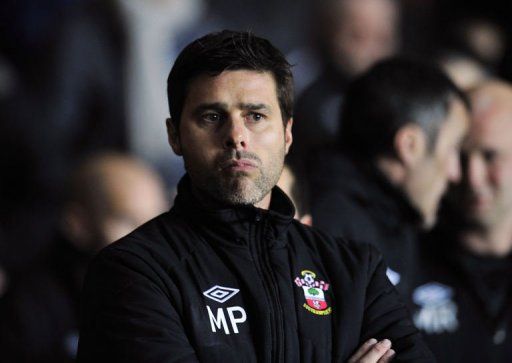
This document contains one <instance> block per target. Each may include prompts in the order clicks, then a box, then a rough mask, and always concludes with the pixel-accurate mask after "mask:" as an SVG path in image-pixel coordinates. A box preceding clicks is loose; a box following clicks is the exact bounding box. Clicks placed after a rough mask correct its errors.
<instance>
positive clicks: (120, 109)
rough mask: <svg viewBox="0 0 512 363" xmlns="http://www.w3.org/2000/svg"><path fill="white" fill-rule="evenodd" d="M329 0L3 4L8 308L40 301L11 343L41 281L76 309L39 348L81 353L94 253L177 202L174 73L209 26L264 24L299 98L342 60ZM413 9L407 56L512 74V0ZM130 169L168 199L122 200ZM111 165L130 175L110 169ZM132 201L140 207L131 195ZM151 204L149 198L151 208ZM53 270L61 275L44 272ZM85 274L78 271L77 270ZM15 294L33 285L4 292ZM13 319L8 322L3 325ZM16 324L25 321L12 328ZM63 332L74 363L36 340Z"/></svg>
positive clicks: (0, 282)
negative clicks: (81, 305) (79, 312)
mask: <svg viewBox="0 0 512 363" xmlns="http://www.w3.org/2000/svg"><path fill="white" fill-rule="evenodd" d="M327 1H328V0H323V1H320V0H280V1H268V0H267V1H262V0H246V1H235V0H44V1H41V0H4V1H3V2H2V5H1V6H0V150H1V151H0V153H1V154H0V155H1V158H0V172H1V178H0V208H1V209H0V210H1V212H0V308H1V306H4V305H6V306H9V304H14V305H17V306H20V301H25V302H26V301H29V303H27V304H26V306H22V307H20V308H19V309H18V311H17V314H19V315H12V314H11V315H10V317H9V318H10V319H11V320H16V321H17V324H11V327H9V329H10V331H9V332H7V333H5V335H3V337H5V336H7V337H10V338H4V344H6V345H7V344H8V342H9V339H13V340H11V341H10V342H11V343H12V342H16V341H18V342H19V340H20V338H19V336H20V334H22V332H23V331H27V330H30V329H29V328H27V326H30V324H31V323H30V321H31V318H30V314H34V315H37V314H38V310H37V307H36V306H35V305H34V306H33V305H31V303H30V302H31V301H32V302H33V301H34V300H37V299H41V295H38V293H37V290H38V289H43V290H48V291H53V292H48V293H47V295H48V296H51V297H48V300H49V301H52V303H51V302H49V303H48V305H51V306H52V307H53V308H52V309H53V310H55V314H56V315H59V314H60V315H62V314H64V313H63V311H64V310H66V309H67V308H66V309H64V308H62V306H68V307H69V306H74V307H73V308H71V310H72V311H70V312H68V313H66V314H68V315H67V317H66V318H62V319H61V320H66V319H67V320H66V323H62V324H61V325H59V327H58V328H55V326H54V324H55V321H58V320H59V318H56V319H54V320H52V319H51V318H50V317H49V318H48V322H47V325H46V326H45V325H44V324H45V323H44V322H42V323H40V325H39V326H38V329H35V330H33V331H32V333H31V334H33V335H34V336H27V337H26V341H25V344H29V343H27V342H34V343H33V346H32V348H33V349H32V350H31V349H27V352H29V351H34V352H36V351H37V352H38V353H37V354H38V355H37V354H36V353H34V354H36V355H37V356H38V357H45V354H46V357H47V361H53V362H57V361H66V359H72V358H69V357H73V352H74V349H75V348H76V321H75V320H74V319H75V318H74V316H75V315H76V311H73V309H76V306H75V305H76V301H77V299H78V297H77V296H78V295H79V289H80V288H79V286H80V282H81V277H82V275H83V270H85V266H86V263H87V261H88V258H89V257H90V256H92V255H93V254H94V252H95V251H97V250H98V248H100V247H101V246H104V245H105V244H107V243H109V242H112V241H113V240H114V239H117V238H119V237H121V236H122V235H124V234H126V233H127V232H129V231H130V230H131V229H133V228H135V227H136V226H137V225H139V224H140V223H142V222H143V221H144V220H147V219H148V218H150V217H152V216H154V215H156V214H158V213H160V212H161V211H163V210H165V209H166V208H168V207H169V206H170V205H171V204H172V199H173V195H174V190H175V187H176V184H177V182H178V180H179V178H180V176H181V175H182V174H183V166H182V164H181V160H180V159H179V158H177V157H175V156H173V155H172V152H171V150H170V148H169V147H168V145H167V139H166V135H165V118H166V117H168V109H167V104H166V93H165V92H166V82H165V80H166V77H167V73H168V72H169V70H170V68H171V66H172V63H173V60H174V58H175V57H176V55H177V54H178V52H179V51H180V49H181V48H182V47H183V46H185V45H186V44H187V43H189V42H190V41H191V40H193V39H195V38H197V37H198V36H200V35H203V34H205V33H207V32H209V31H213V30H220V29H224V28H229V29H237V30H251V31H253V32H254V33H256V34H257V35H260V36H263V37H267V38H269V39H270V40H271V41H272V42H273V43H274V44H275V45H277V46H278V48H280V49H281V50H282V51H283V52H284V53H285V54H287V56H288V58H289V60H290V61H291V63H293V64H294V73H295V74H294V76H295V81H296V92H297V96H298V97H299V98H298V99H299V100H300V95H301V94H302V92H303V91H304V90H306V89H308V87H309V86H310V85H311V84H312V83H313V82H314V81H315V79H316V78H317V77H318V76H319V75H320V74H321V70H322V66H323V64H324V63H329V62H331V61H332V60H326V59H325V57H326V52H325V49H323V46H324V44H323V43H328V41H329V40H328V39H322V37H325V36H326V35H325V34H326V33H324V32H323V25H325V24H322V20H321V18H320V17H319V11H318V8H319V7H320V6H322V5H323V3H325V2H327ZM400 6H401V9H402V10H401V19H402V20H401V26H400V31H399V32H400V39H401V41H400V46H399V47H398V48H399V49H398V50H397V52H399V53H405V54H411V55H414V56H417V57H423V58H426V59H434V58H436V59H441V58H442V57H443V56H446V55H453V54H457V55H463V56H464V57H466V59H469V60H470V61H471V62H473V63H472V64H476V67H477V68H478V69H479V71H480V70H481V71H482V72H485V73H490V74H493V75H496V76H500V77H502V78H504V79H506V80H512V62H511V61H510V58H511V56H512V52H511V51H512V47H511V40H512V36H511V35H512V21H511V20H512V4H511V3H510V2H507V1H498V0H488V1H485V2H483V1H476V0H471V1H468V0H464V1H463V0H450V1H447V0H403V1H402V2H401V3H400ZM455 72H457V70H456V71H455ZM297 140H298V141H297V146H296V147H297V149H300V147H301V145H300V142H301V141H300V138H298V139H297ZM305 142H306V141H305ZM294 146H295V145H294ZM98 155H100V156H98ZM105 165H106V166H105ZM115 168H119V169H115ZM123 168H126V169H127V170H128V169H129V170H130V172H131V173H133V175H139V176H140V175H142V174H144V175H146V176H147V175H149V174H151V176H148V177H147V178H146V179H145V178H142V177H141V178H140V180H144V181H140V184H137V185H138V186H141V188H142V189H144V190H145V192H141V193H142V195H144V196H146V195H151V196H154V195H157V194H158V193H161V194H158V195H159V196H161V199H165V200H163V201H162V203H161V204H158V203H153V204H150V203H149V202H150V201H152V200H153V199H152V198H151V197H147V198H142V199H143V201H140V200H138V199H136V197H135V196H127V195H128V194H126V195H125V194H123V195H122V196H116V197H114V196H113V195H114V194H115V192H113V191H112V190H120V188H121V187H120V186H119V187H112V185H115V183H116V182H118V183H119V182H125V183H126V182H127V180H128V179H129V178H132V176H131V175H132V174H129V173H128V172H127V174H123V173H122V172H120V171H119V170H125V169H123ZM108 170H116V171H118V172H116V173H114V174H115V175H118V178H120V176H119V175H123V178H125V179H123V180H111V179H109V178H112V176H111V174H109V172H108ZM141 170H143V171H141ZM133 178H134V179H133V180H137V183H139V181H138V180H139V179H136V178H135V177H133ZM114 179H115V178H114ZM149 179H151V180H152V181H150V182H148V180H149ZM130 180H132V179H130ZM134 183H135V181H134ZM133 190H137V189H136V187H133ZM146 192H147V193H148V194H144V193H146ZM139 195H141V194H139ZM109 198H110V199H109ZM123 198H124V199H123ZM126 198H133V200H132V199H129V200H128V199H126ZM127 201H128V202H127ZM130 202H131V203H132V204H134V203H135V204H136V205H137V206H138V207H135V208H133V207H132V206H131V205H127V204H130ZM145 202H148V206H147V208H146V207H141V206H142V204H143V203H145ZM101 203H103V204H101ZM125 204H126V205H125ZM144 208H146V209H145V210H144V213H141V210H143V209H144ZM112 231H114V232H112ZM60 243H62V245H61V244H60ZM56 246H61V247H58V248H57V247H56ZM62 246H66V247H62ZM69 246H72V248H70V251H67V250H66V249H67V248H68V247H69ZM56 251H57V252H56ZM66 251H67V252H66ZM62 261H67V263H65V264H63V265H62V264H60V263H61V262H62ZM77 266H78V267H77ZM41 271H44V274H47V275H49V276H51V277H49V278H45V279H41V276H42V274H41ZM60 275H65V277H62V276H60ZM75 275H76V278H73V279H72V280H73V281H67V280H66V279H69V277H70V276H75ZM55 276H60V277H57V278H56V277H55ZM55 279H57V281H60V282H59V283H57V284H56V283H55V281H56V280H55ZM59 279H61V280H59ZM62 279H64V280H66V282H65V283H61V282H62ZM18 286H20V287H18ZM26 286H31V287H30V288H27V287H26ZM62 286H65V287H64V288H63V287H62ZM70 286H71V287H70ZM27 289H31V290H30V291H31V293H32V295H31V294H28V293H27V291H29V290H27ZM52 289H53V290H52ZM6 291H20V292H19V293H18V294H16V293H12V296H15V297H14V298H11V299H3V298H2V295H3V294H4V293H5V292H6ZM70 291H71V292H70ZM27 294H28V295H29V296H24V295H27ZM59 294H60V295H59ZM44 295H45V294H44V293H43V296H44ZM55 296H60V297H61V298H62V299H61V300H59V299H57V298H55ZM70 296H71V297H70ZM42 299H44V298H42ZM55 299H57V300H55ZM66 299H71V300H72V302H71V303H69V302H68V301H67V300H66ZM13 301H14V302H13ZM55 301H57V302H55ZM73 304H75V305H73ZM0 310H1V309H0ZM5 311H12V309H11V310H9V309H6V310H5ZM66 311H67V310H66ZM45 314H46V313H45ZM50 315H51V314H48V316H50ZM60 315H59V316H60ZM4 318H5V317H4ZM5 321H6V320H2V319H1V318H0V331H2V330H3V329H4V328H2V323H4V322H5ZM23 324H26V325H23ZM3 325H4V326H5V325H6V324H5V323H4V324H3ZM12 326H17V329H19V331H12ZM56 329H57V330H58V329H61V331H62V332H63V333H62V334H61V336H62V335H64V336H65V337H66V338H65V339H66V344H65V346H66V348H65V349H64V348H62V349H64V353H62V356H63V357H67V358H63V360H57V359H56V358H55V350H52V349H50V348H49V347H51V346H52V344H57V343H54V342H53V341H51V339H52V338H51V337H50V336H46V340H43V341H41V342H36V341H37V340H38V339H39V338H41V337H42V336H45V335H47V334H46V333H47V331H48V330H54V331H55V330H56ZM4 330H5V329H4ZM66 332H67V333H66ZM69 332H71V333H69ZM17 334H18V335H17ZM66 334H68V335H66ZM59 339H60V338H59ZM0 340H1V338H0ZM59 344H60V343H59ZM0 345H1V343H0ZM12 345H13V346H14V345H15V344H14V343H13V344H12ZM29 345H30V344H29ZM59 349H60V348H59ZM57 350H58V349H57ZM1 352H2V349H0V360H2V359H1ZM30 354H31V353H26V355H25V359H26V361H46V360H44V359H45V358H37V359H36V358H34V357H35V356H30ZM48 357H50V358H48ZM2 361H3V360H2ZM16 361H17V362H20V361H22V360H16Z"/></svg>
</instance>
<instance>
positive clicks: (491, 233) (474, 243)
mask: <svg viewBox="0 0 512 363" xmlns="http://www.w3.org/2000/svg"><path fill="white" fill-rule="evenodd" d="M462 241H463V243H464V245H465V246H466V248H467V249H469V251H471V252H473V253H474V254H476V255H484V256H494V257H505V256H507V255H508V254H509V253H510V252H511V251H512V215H510V216H508V218H503V219H502V220H501V221H500V223H496V224H495V225H493V226H485V227H483V228H482V229H481V230H479V231H469V232H465V233H463V235H462Z"/></svg>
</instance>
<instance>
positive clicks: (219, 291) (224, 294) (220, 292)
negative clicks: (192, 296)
mask: <svg viewBox="0 0 512 363" xmlns="http://www.w3.org/2000/svg"><path fill="white" fill-rule="evenodd" d="M239 291H240V290H239V289H233V288H231V287H224V286H219V285H215V286H214V287H212V288H210V289H208V290H206V291H204V292H203V295H204V296H206V297H207V298H209V299H212V300H214V301H217V302H220V303H225V302H226V301H228V300H229V299H231V298H232V297H233V296H235V295H236V294H237V293H238V292H239Z"/></svg>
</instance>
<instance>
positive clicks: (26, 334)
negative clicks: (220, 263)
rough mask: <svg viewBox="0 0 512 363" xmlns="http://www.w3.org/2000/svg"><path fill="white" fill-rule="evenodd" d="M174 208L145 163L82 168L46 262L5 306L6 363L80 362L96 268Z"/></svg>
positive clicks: (0, 305)
mask: <svg viewBox="0 0 512 363" xmlns="http://www.w3.org/2000/svg"><path fill="white" fill-rule="evenodd" d="M167 208H168V202H167V197H166V193H165V190H164V186H163V182H162V181H161V180H160V177H159V176H158V175H157V174H156V173H155V172H154V171H153V170H152V169H151V168H149V167H148V166H147V165H145V164H144V163H143V162H141V161H139V160H137V159H134V158H132V157H130V156H126V155H123V154H114V153H107V154H98V155H95V156H92V157H90V158H89V159H87V160H85V161H84V162H83V163H82V164H81V165H79V167H78V168H77V169H76V170H75V172H74V173H73V175H72V177H71V182H70V185H69V188H68V195H67V197H66V203H65V207H64V210H63V213H62V225H61V227H60V228H59V230H58V231H57V232H56V237H55V241H54V244H53V246H52V248H51V249H50V251H48V252H47V256H45V258H44V260H45V262H44V263H43V264H42V266H34V268H33V270H32V271H30V272H28V273H27V274H26V275H23V276H13V277H12V279H11V280H12V283H10V286H9V287H8V289H7V292H6V295H5V296H4V297H2V299H1V300H0V361H1V362H3V363H11V362H13V363H14V362H16V363H22V362H52V363H64V362H74V361H75V356H76V349H77V344H78V315H79V294H80V290H81V287H82V282H83V278H84V274H85V270H86V268H87V265H88V262H89V260H90V259H91V257H92V256H93V255H94V254H95V253H96V252H97V251H98V250H99V249H101V248H102V247H104V246H106V245H107V244H109V243H111V242H113V241H115V240H117V239H119V238H121V237H122V236H124V235H126V234H127V233H129V232H131V231H132V230H133V229H135V228H136V227H138V226H139V225H141V224H142V223H144V222H146V221H148V220H149V219H151V218H153V217H155V216H157V215H158V214H160V213H162V212H164V211H165V210H166V209H167Z"/></svg>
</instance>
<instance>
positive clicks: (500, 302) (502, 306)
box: [413, 81, 512, 362]
mask: <svg viewBox="0 0 512 363" xmlns="http://www.w3.org/2000/svg"><path fill="white" fill-rule="evenodd" d="M470 98H471V101H472V120H471V127H470V129H469V133H468V136H467V138H466V140H465V142H464V144H463V160H464V164H463V165H464V169H463V170H464V173H463V179H462V183H461V184H460V186H458V187H457V188H455V189H454V190H450V193H449V198H448V201H447V205H446V208H443V211H444V212H445V213H442V217H441V218H440V221H439V222H440V223H439V225H438V226H437V227H436V229H435V231H434V232H433V233H432V235H430V236H428V240H427V241H426V243H425V244H424V246H425V250H426V251H425V252H426V253H425V256H424V260H425V264H426V269H425V276H424V280H423V284H422V285H421V286H419V287H418V288H417V289H416V290H415V291H414V295H413V298H414V302H415V304H416V309H415V322H416V324H417V326H418V327H419V328H420V329H422V330H423V331H424V333H425V336H426V339H427V340H428V341H429V342H430V344H431V347H432V349H433V350H434V353H435V354H436V355H437V357H438V359H439V361H440V362H510V361H512V335H511V329H512V314H511V303H512V300H511V297H512V295H511V293H512V283H511V279H510V276H511V275H512V142H511V141H510V140H511V139H510V136H511V135H512V85H510V84H507V83H503V82H500V81H489V82H486V83H484V84H481V85H479V86H478V87H477V88H475V89H474V90H473V91H471V93H470ZM467 342H478V344H477V345H471V344H467Z"/></svg>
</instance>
